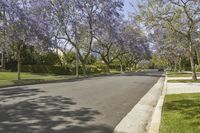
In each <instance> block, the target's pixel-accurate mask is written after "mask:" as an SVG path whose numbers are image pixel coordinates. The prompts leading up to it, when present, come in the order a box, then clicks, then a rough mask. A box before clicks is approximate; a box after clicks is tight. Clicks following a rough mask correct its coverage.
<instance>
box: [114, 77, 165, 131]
mask: <svg viewBox="0 0 200 133" xmlns="http://www.w3.org/2000/svg"><path fill="white" fill-rule="evenodd" d="M163 86H164V77H161V78H160V79H159V80H158V81H157V83H156V84H155V85H154V86H153V87H152V88H151V89H150V90H149V91H148V92H147V93H146V94H145V95H144V96H143V97H142V98H141V99H140V101H139V102H138V103H137V104H136V105H135V106H134V107H133V109H132V110H131V111H130V112H129V113H128V114H127V115H126V116H125V117H124V118H123V119H122V120H121V122H120V123H119V124H118V125H117V126H116V127H115V129H114V132H113V133H145V132H148V129H149V128H148V127H149V122H150V121H149V120H151V118H152V113H153V112H154V109H155V106H156V105H157V102H158V99H159V98H160V96H161V95H162V88H163Z"/></svg>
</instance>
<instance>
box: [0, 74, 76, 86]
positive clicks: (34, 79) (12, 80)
mask: <svg viewBox="0 0 200 133" xmlns="http://www.w3.org/2000/svg"><path fill="white" fill-rule="evenodd" d="M21 78H22V80H20V81H18V80H16V79H17V73H16V72H0V87H2V86H10V85H24V84H34V83H40V82H45V81H54V80H64V79H70V78H74V76H58V75H50V74H32V73H21Z"/></svg>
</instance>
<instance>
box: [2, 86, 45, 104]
mask: <svg viewBox="0 0 200 133" xmlns="http://www.w3.org/2000/svg"><path fill="white" fill-rule="evenodd" d="M43 92H45V91H42V90H40V89H37V88H34V89H29V88H28V87H14V88H6V89H0V101H1V102H7V101H9V100H13V99H15V98H23V97H26V98H28V97H30V96H35V95H38V93H43Z"/></svg>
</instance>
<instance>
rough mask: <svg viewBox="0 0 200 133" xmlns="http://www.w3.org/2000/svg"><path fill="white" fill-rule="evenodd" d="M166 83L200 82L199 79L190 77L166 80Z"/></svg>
mask: <svg viewBox="0 0 200 133" xmlns="http://www.w3.org/2000/svg"><path fill="white" fill-rule="evenodd" d="M167 82H168V83H200V79H198V80H196V81H194V80H192V79H189V80H188V79H179V80H168V81H167Z"/></svg>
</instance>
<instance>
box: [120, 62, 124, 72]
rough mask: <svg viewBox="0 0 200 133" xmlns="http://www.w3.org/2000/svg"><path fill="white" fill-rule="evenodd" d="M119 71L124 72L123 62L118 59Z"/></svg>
mask: <svg viewBox="0 0 200 133" xmlns="http://www.w3.org/2000/svg"><path fill="white" fill-rule="evenodd" d="M120 71H121V73H124V70H123V64H122V62H121V61H120Z"/></svg>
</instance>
